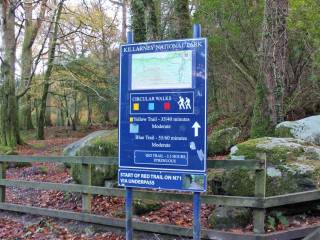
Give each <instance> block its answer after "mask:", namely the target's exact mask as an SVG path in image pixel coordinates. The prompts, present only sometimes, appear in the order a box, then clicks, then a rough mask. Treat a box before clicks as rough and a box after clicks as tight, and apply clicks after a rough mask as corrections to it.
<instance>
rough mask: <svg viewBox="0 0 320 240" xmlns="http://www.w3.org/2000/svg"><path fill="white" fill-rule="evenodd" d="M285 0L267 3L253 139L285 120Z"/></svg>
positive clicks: (268, 1) (286, 11)
mask: <svg viewBox="0 0 320 240" xmlns="http://www.w3.org/2000/svg"><path fill="white" fill-rule="evenodd" d="M287 15H288V0H266V2H265V9H264V23H263V32H262V44H261V54H262V62H261V78H260V79H259V81H258V83H257V90H256V104H255V108H254V116H253V120H252V129H251V136H252V137H260V136H263V135H266V134H268V133H270V132H272V131H273V129H274V126H275V125H276V124H277V123H279V122H282V121H283V120H284V113H283V96H284V83H285V78H286V63H287V48H288V38H287V26H286V18H287Z"/></svg>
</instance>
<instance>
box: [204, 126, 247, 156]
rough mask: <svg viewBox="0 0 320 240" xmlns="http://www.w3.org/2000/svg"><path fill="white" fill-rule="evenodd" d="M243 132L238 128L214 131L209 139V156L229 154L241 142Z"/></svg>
mask: <svg viewBox="0 0 320 240" xmlns="http://www.w3.org/2000/svg"><path fill="white" fill-rule="evenodd" d="M240 133H241V130H240V129H239V128H237V127H230V128H225V129H222V130H218V131H214V132H212V134H211V135H210V136H209V137H208V155H209V156H210V155H214V154H219V153H225V152H227V151H228V150H229V149H230V148H231V147H232V146H233V145H235V144H236V143H237V141H238V140H239V136H240Z"/></svg>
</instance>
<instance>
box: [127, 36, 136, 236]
mask: <svg viewBox="0 0 320 240" xmlns="http://www.w3.org/2000/svg"><path fill="white" fill-rule="evenodd" d="M133 42H134V41H133V32H131V31H130V32H128V33H127V43H129V44H130V43H133ZM132 200H133V197H132V188H131V187H126V197H125V202H126V204H125V205H126V206H125V208H126V240H133V228H132Z"/></svg>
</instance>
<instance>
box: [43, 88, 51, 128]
mask: <svg viewBox="0 0 320 240" xmlns="http://www.w3.org/2000/svg"><path fill="white" fill-rule="evenodd" d="M47 105H49V107H46V116H45V126H46V127H52V126H53V124H52V119H51V95H50V94H48V95H47Z"/></svg>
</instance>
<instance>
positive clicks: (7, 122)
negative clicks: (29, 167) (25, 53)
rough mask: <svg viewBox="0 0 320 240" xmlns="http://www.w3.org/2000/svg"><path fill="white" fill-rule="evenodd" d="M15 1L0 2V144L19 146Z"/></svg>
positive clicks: (5, 0)
mask: <svg viewBox="0 0 320 240" xmlns="http://www.w3.org/2000/svg"><path fill="white" fill-rule="evenodd" d="M15 4H16V2H15V1H8V0H2V1H0V38H1V39H0V57H1V77H0V81H1V82H0V84H1V86H0V98H1V99H0V101H1V102H0V144H1V145H5V146H15V145H17V144H19V143H20V142H21V141H20V135H19V127H18V109H17V97H16V95H15V88H16V86H15V62H16V40H15V16H14V14H15V12H14V9H15Z"/></svg>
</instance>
